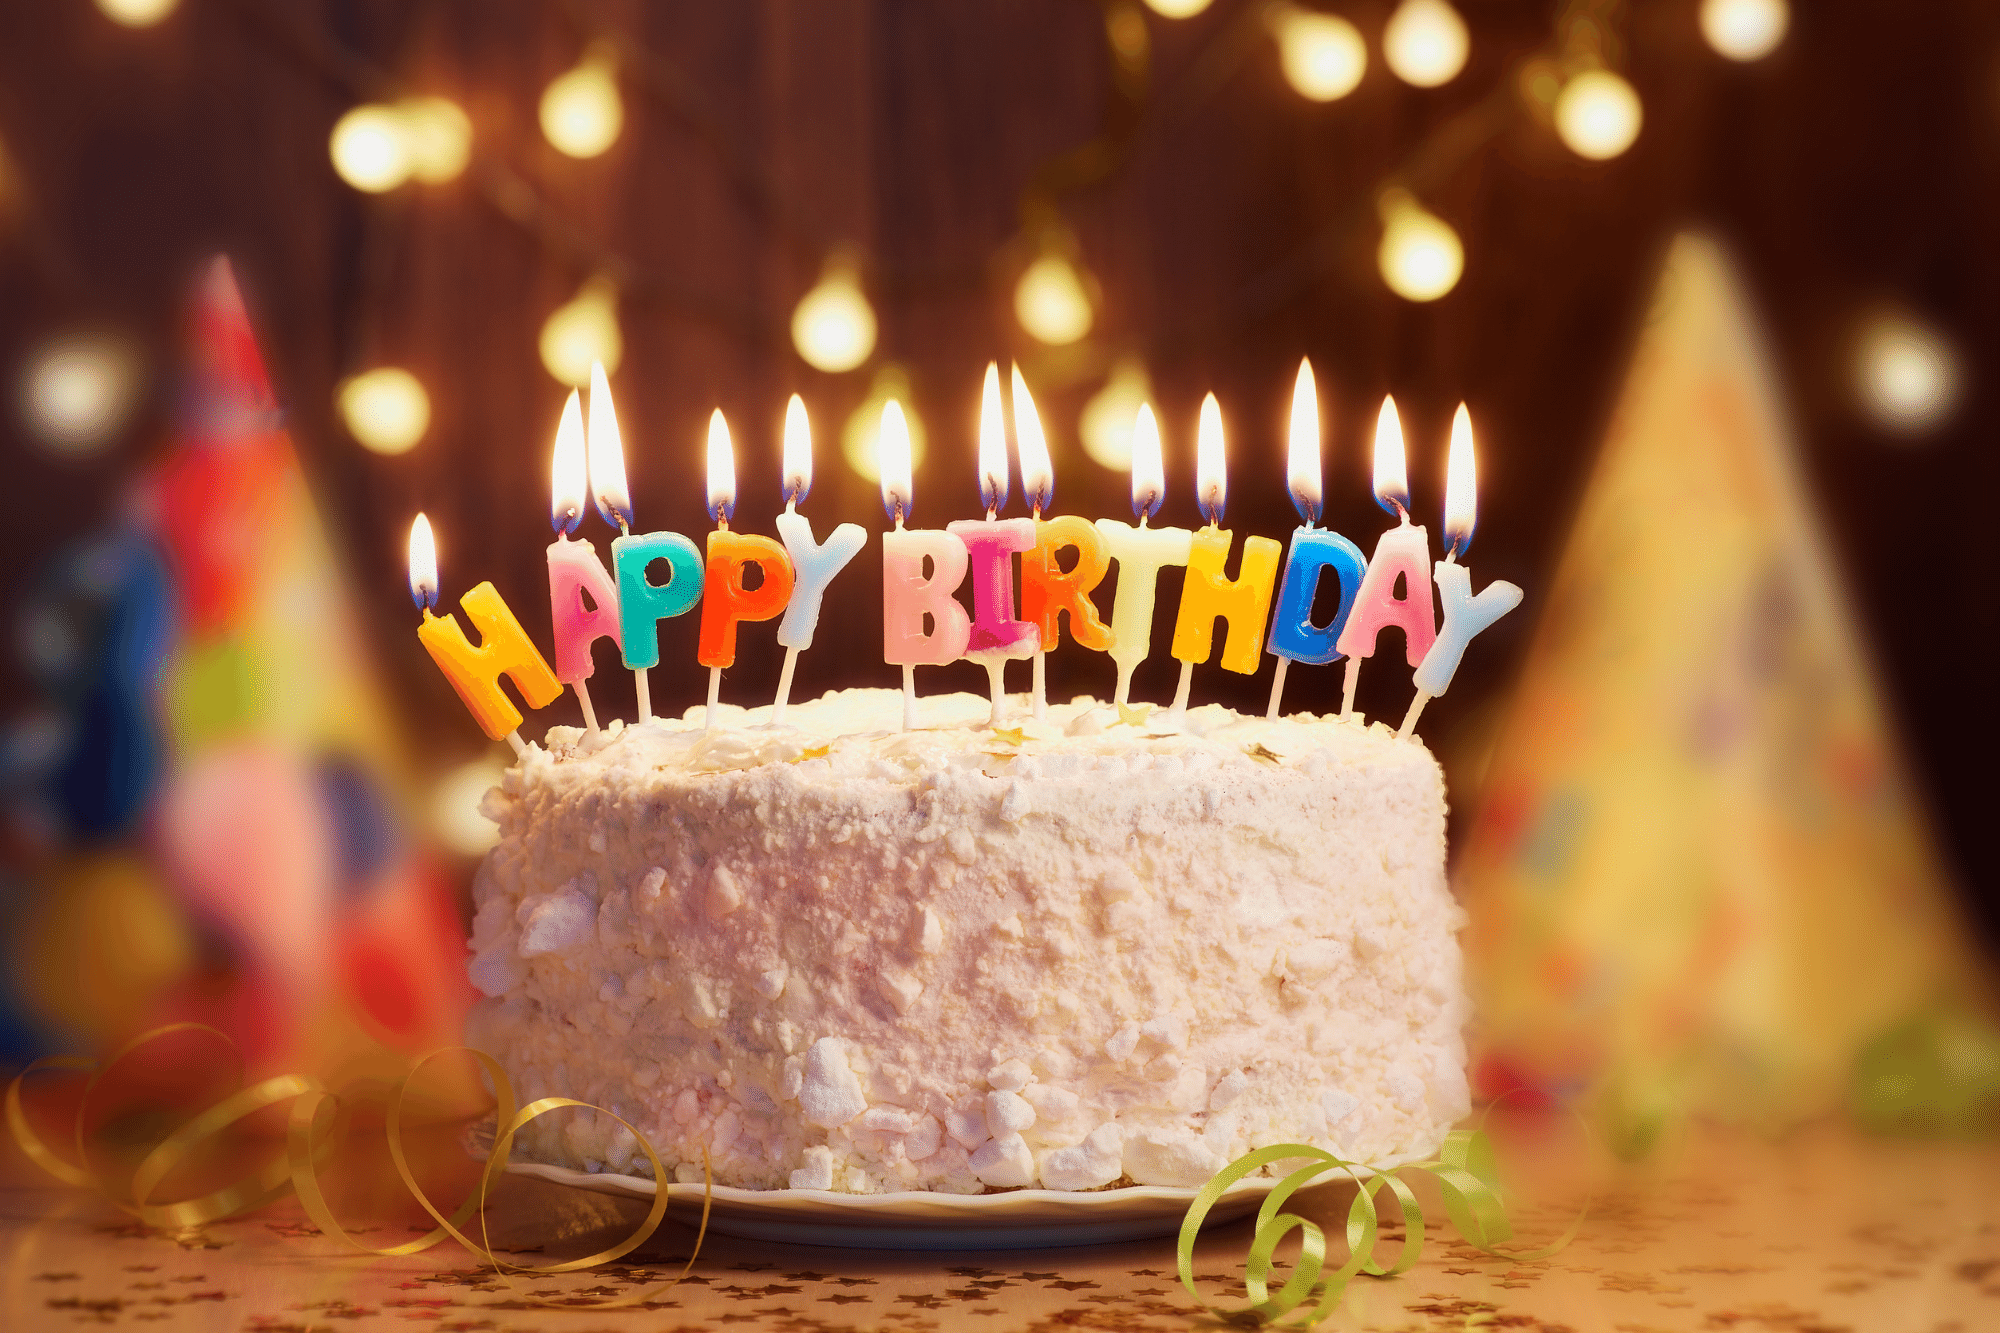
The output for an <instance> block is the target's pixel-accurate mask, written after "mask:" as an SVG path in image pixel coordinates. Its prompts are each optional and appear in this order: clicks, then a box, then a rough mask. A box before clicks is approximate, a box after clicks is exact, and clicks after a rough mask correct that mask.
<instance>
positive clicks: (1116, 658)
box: [1097, 403, 1194, 707]
mask: <svg viewBox="0 0 2000 1333" xmlns="http://www.w3.org/2000/svg"><path fill="white" fill-rule="evenodd" d="M1166 494H1167V469H1166V464H1165V463H1164V462H1163V461H1162V460H1161V458H1160V426H1159V423H1158V422H1157V421H1155V420H1154V419H1153V407H1152V404H1150V403H1141V404H1139V414H1138V417H1137V418H1136V419H1135V420H1134V421H1133V423H1132V512H1133V513H1134V514H1135V515H1137V516H1138V519H1139V523H1138V526H1137V527H1134V526H1133V525H1132V524H1130V523H1120V522H1118V521H1117V520H1116V519H1109V518H1100V519H1098V520H1097V530H1098V531H1099V532H1100V533H1102V534H1103V535H1104V545H1105V548H1106V549H1107V550H1108V551H1109V552H1110V554H1111V558H1112V559H1113V560H1116V561H1117V562H1118V583H1117V587H1116V589H1115V591H1114V592H1113V593H1112V597H1111V648H1110V652H1111V660H1112V661H1113V662H1116V663H1117V664H1118V689H1117V692H1116V693H1115V694H1114V695H1113V696H1112V698H1113V701H1114V702H1115V703H1117V704H1118V705H1119V706H1121V707H1122V706H1124V705H1125V704H1126V703H1128V702H1130V696H1131V692H1132V669H1133V668H1134V667H1136V666H1138V665H1139V663H1141V662H1143V661H1145V660H1146V655H1147V654H1148V653H1149V652H1151V651H1152V647H1153V643H1152V639H1153V595H1154V591H1155V588H1156V586H1157V584H1158V582H1159V574H1160V570H1162V569H1163V568H1165V567H1166V566H1168V565H1185V564H1187V562H1188V554H1189V552H1190V551H1191V550H1192V549H1193V542H1194V534H1193V533H1191V532H1189V531H1188V530H1187V529H1186V528H1149V527H1147V526H1146V522H1147V520H1148V519H1150V518H1152V516H1153V515H1154V514H1157V513H1158V512H1160V503H1161V501H1163V500H1164V499H1165V498H1166Z"/></svg>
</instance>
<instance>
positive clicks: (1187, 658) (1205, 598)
mask: <svg viewBox="0 0 2000 1333" xmlns="http://www.w3.org/2000/svg"><path fill="white" fill-rule="evenodd" d="M1194 456H1195V464H1194V469H1195V483H1194V484H1195V499H1196V502H1197V503H1198V504H1199V505H1200V506H1201V515H1202V517H1203V518H1205V519H1207V520H1208V526H1206V527H1204V528H1202V529H1201V530H1200V531H1199V532H1197V533H1195V534H1194V537H1193V539H1192V541H1191V543H1190V550H1189V554H1188V567H1187V573H1186V575H1185V576H1183V578H1182V580H1181V608H1180V614H1179V615H1177V616H1176V617H1175V619H1174V641H1173V648H1172V652H1173V655H1174V657H1175V658H1177V659H1178V660H1179V661H1180V664H1181V681H1180V687H1179V688H1178V689H1176V690H1175V691H1174V706H1173V709H1172V714H1173V717H1174V720H1175V721H1179V719H1180V718H1181V717H1182V715H1184V714H1185V713H1186V712H1187V702H1188V690H1189V689H1190V688H1191V686H1192V685H1193V683H1194V669H1195V667H1196V665H1197V664H1199V663H1202V662H1206V661H1207V660H1208V654H1209V651H1210V650H1211V648H1213V646H1214V643H1215V622H1216V620H1217V619H1218V618H1220V619H1222V620H1224V621H1226V622H1228V625H1229V635H1228V637H1227V638H1226V639H1224V640H1223V644H1222V667H1223V669H1224V670H1225V671H1234V672H1236V673H1237V674H1238V675H1246V676H1247V675H1249V674H1250V673H1251V672H1253V671H1255V670H1256V669H1257V664H1258V662H1259V661H1261V660H1262V657H1263V654H1262V652H1261V651H1260V648H1261V647H1262V643H1263V638H1264V618H1265V617H1266V616H1267V615H1269V614H1270V611H1271V584H1272V583H1273V582H1274V581H1275V580H1276V579H1277V577H1278V557H1279V556H1280V555H1282V554H1283V553H1284V549H1285V548H1284V547H1282V546H1280V545H1278V543H1276V542H1274V541H1272V540H1271V539H1270V538H1269V537H1245V538H1244V539H1243V563H1242V567H1241V570H1240V572H1239V573H1238V574H1237V576H1236V578H1235V579H1234V580H1231V579H1230V578H1228V577H1227V576H1226V575H1224V573H1223V567H1224V566H1225V565H1227V564H1228V562H1229V545H1230V541H1231V534H1230V531H1229V529H1227V528H1225V527H1223V526H1222V515H1223V510H1224V508H1225V506H1226V504H1227V501H1228V495H1229V469H1228V462H1227V459H1226V457H1225V452H1224V448H1223V440H1222V408H1221V406H1220V405H1219V404H1218V403H1217V402H1216V401H1215V395H1214V394H1209V395H1208V396H1207V397H1206V398H1204V399H1202V400H1201V423H1200V425H1199V427H1198V428H1197V429H1196V432H1195V455H1194Z"/></svg>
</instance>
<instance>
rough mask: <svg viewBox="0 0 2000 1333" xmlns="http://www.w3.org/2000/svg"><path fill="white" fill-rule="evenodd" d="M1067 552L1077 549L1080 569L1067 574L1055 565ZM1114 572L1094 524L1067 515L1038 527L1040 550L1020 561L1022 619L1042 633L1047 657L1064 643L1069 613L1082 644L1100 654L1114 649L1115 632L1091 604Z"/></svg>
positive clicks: (1037, 546) (1040, 522) (1107, 549)
mask: <svg viewBox="0 0 2000 1333" xmlns="http://www.w3.org/2000/svg"><path fill="white" fill-rule="evenodd" d="M1065 546H1074V547H1075V548H1076V568H1075V569H1072V570H1069V571H1067V572H1065V571H1064V570H1063V567H1062V566H1061V565H1060V564H1058V563H1057V562H1056V552H1057V551H1060V550H1061V549H1062V548H1063V547H1065ZM1110 569H1111V548H1110V547H1109V546H1107V545H1105V542H1104V534H1103V533H1101V532H1099V531H1098V530H1097V527H1096V525H1095V524H1093V523H1092V522H1091V521H1090V520H1089V519H1087V518H1078V517H1077V516H1076V515H1075V514H1064V515H1063V516H1062V517H1061V518H1045V519H1040V520H1038V521H1037V522H1036V523H1035V549H1034V550H1032V551H1029V552H1028V553H1027V554H1026V555H1023V556H1022V557H1021V619H1023V620H1025V621H1028V622H1030V623H1031V624H1034V625H1038V626H1040V627H1041V631H1042V651H1043V652H1047V651H1049V650H1050V649H1052V648H1054V647H1055V646H1056V644H1057V643H1059V642H1060V641H1061V639H1062V631H1061V625H1062V616H1063V612H1065V611H1067V612H1069V632H1070V633H1071V634H1072V635H1074V636H1075V637H1076V641H1077V642H1078V643H1080V644H1082V645H1083V646H1084V647H1086V648H1091V649H1095V650H1096V651H1097V652H1100V653H1101V652H1103V651H1104V650H1105V649H1107V648H1109V647H1110V646H1111V627H1110V626H1108V625H1106V624H1105V623H1104V621H1103V619H1102V618H1101V617H1099V615H1098V614H1097V607H1096V606H1095V605H1094V604H1093V603H1092V602H1091V600H1090V591H1091V589H1093V588H1095V587H1096V586H1097V585H1098V584H1100V583H1102V582H1104V576H1105V574H1106V573H1108V572H1109V571H1110Z"/></svg>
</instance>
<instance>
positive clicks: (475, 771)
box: [431, 759, 506, 856]
mask: <svg viewBox="0 0 2000 1333" xmlns="http://www.w3.org/2000/svg"><path fill="white" fill-rule="evenodd" d="M505 775H506V770H505V769H503V768H502V767H501V766H500V765H499V764H498V763H497V762H495V761H494V760H492V759H475V760H473V761H472V762H471V763H468V764H460V765H459V766H458V767H457V768H454V769H453V770H451V772H449V773H447V774H445V775H444V776H443V777H442V778H440V779H439V780H438V784H437V786H436V787H434V788H433V789H432V791H431V827H432V828H433V829H434V830H435V831H436V833H437V836H438V840H439V841H440V842H442V843H444V845H445V846H447V847H449V848H450V849H451V850H452V851H454V852H457V853H458V854H459V855H460V856H484V855H485V854H486V853H487V852H488V851H490V850H491V849H492V847H493V845H494V844H495V843H497V842H499V841H500V826H499V825H498V824H496V823H494V822H493V821H492V820H490V819H488V818H487V817H486V815H485V814H484V813H483V812H482V811H481V809H480V807H481V806H482V805H484V804H485V803H486V793H487V792H489V791H491V790H493V788H495V787H497V786H499V785H500V780H501V779H502V778H503V777H504V776H505Z"/></svg>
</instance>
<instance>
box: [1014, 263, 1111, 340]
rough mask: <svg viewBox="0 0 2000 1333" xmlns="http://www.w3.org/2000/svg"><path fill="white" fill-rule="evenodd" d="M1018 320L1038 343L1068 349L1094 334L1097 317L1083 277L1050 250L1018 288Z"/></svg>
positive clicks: (1015, 311)
mask: <svg viewBox="0 0 2000 1333" xmlns="http://www.w3.org/2000/svg"><path fill="white" fill-rule="evenodd" d="M1014 317H1015V318H1016V319H1018V320H1020V321H1021V327H1022V328H1023V329H1026V330H1027V331H1028V336H1030V337H1031V338H1033V339H1035V340H1036V341H1037V342H1042V343H1047V344H1048V345H1049V346H1051V347H1065V346H1068V345H1069V344H1070V343H1073V342H1075V341H1077V340H1078V339H1079V338H1081V337H1083V336H1084V335H1085V334H1087V333H1089V332H1090V326H1091V324H1092V323H1093V322H1094V321H1095V318H1096V316H1095V315H1094V314H1093V312H1092V311H1091V308H1090V293H1089V292H1088V291H1087V290H1085V288H1084V282H1083V277H1082V275H1081V274H1079V273H1078V272H1077V269H1076V265H1075V264H1072V263H1071V262H1070V261H1069V258H1068V256H1066V255H1064V254H1062V253H1061V252H1060V251H1057V250H1046V251H1044V252H1043V253H1042V255H1041V257H1040V258H1038V259H1036V260H1035V262H1034V263H1032V264H1030V265H1028V267H1027V268H1026V269H1025V270H1024V271H1023V272H1022V274H1021V280H1020V282H1019V283H1017V284H1016V285H1015V287H1014Z"/></svg>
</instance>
